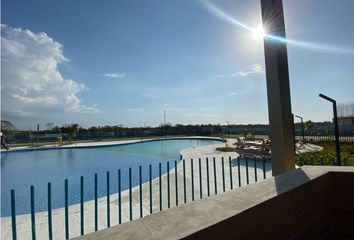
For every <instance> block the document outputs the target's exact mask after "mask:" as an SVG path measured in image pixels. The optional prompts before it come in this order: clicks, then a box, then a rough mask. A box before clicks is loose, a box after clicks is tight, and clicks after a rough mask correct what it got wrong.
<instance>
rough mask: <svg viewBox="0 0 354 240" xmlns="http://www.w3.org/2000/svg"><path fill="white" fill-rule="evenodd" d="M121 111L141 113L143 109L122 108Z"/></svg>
mask: <svg viewBox="0 0 354 240" xmlns="http://www.w3.org/2000/svg"><path fill="white" fill-rule="evenodd" d="M122 110H123V111H126V112H143V111H144V109H142V108H134V107H133V108H124V109H122Z"/></svg>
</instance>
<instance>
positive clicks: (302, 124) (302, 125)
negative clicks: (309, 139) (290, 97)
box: [295, 115, 305, 141]
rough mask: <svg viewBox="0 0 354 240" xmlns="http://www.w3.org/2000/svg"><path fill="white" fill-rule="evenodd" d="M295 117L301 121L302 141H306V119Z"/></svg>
mask: <svg viewBox="0 0 354 240" xmlns="http://www.w3.org/2000/svg"><path fill="white" fill-rule="evenodd" d="M295 117H297V118H300V120H301V132H302V141H305V133H304V119H303V118H302V117H300V116H299V115H295Z"/></svg>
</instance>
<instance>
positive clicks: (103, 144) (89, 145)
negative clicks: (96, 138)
mask: <svg viewBox="0 0 354 240" xmlns="http://www.w3.org/2000/svg"><path fill="white" fill-rule="evenodd" d="M176 139H177V140H178V139H195V140H216V141H223V140H222V138H220V137H205V136H185V137H162V138H150V139H134V140H118V141H105V142H89V143H74V144H68V145H46V146H42V147H14V148H12V149H9V150H4V149H1V151H0V152H1V153H8V152H23V151H34V150H53V149H75V148H98V147H108V146H119V145H130V144H135V143H141V142H153V141H161V140H176Z"/></svg>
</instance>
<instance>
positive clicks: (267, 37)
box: [202, 0, 354, 54]
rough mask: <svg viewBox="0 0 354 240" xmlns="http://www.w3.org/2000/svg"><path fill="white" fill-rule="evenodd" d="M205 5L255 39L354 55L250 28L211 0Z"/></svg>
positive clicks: (203, 0) (341, 49)
mask: <svg viewBox="0 0 354 240" xmlns="http://www.w3.org/2000/svg"><path fill="white" fill-rule="evenodd" d="M202 3H203V5H204V6H205V8H206V9H207V10H208V11H209V12H210V13H211V14H213V15H214V16H216V17H218V18H219V19H221V20H223V21H225V22H228V23H230V24H232V25H234V26H236V27H238V28H241V29H244V30H247V31H249V32H251V33H252V35H253V37H254V38H255V39H265V40H271V41H274V42H278V43H284V44H285V43H286V44H289V45H293V46H297V47H301V48H306V49H309V50H312V51H322V52H330V53H343V54H354V49H348V48H341V47H337V46H334V45H329V44H324V43H317V42H308V41H301V40H296V39H290V38H283V37H279V36H276V35H272V34H269V33H266V31H265V29H264V28H262V27H260V26H259V27H255V28H253V27H250V26H248V25H247V24H245V23H243V22H241V21H239V20H237V19H235V18H233V17H231V16H230V15H228V14H227V13H225V12H224V11H223V10H221V9H220V8H218V7H217V6H215V5H214V4H212V3H211V2H210V1H209V0H202Z"/></svg>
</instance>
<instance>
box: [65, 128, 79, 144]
mask: <svg viewBox="0 0 354 240" xmlns="http://www.w3.org/2000/svg"><path fill="white" fill-rule="evenodd" d="M78 127H79V124H77V123H72V124H68V125H65V126H64V129H65V131H66V132H67V133H68V137H69V142H70V143H71V140H72V137H73V135H74V133H75V132H76V131H77V129H78Z"/></svg>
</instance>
